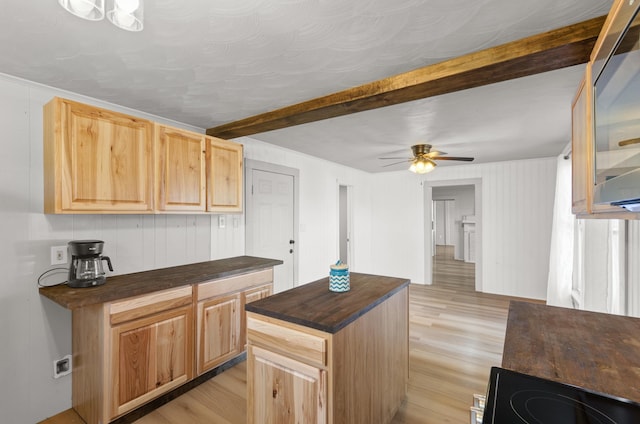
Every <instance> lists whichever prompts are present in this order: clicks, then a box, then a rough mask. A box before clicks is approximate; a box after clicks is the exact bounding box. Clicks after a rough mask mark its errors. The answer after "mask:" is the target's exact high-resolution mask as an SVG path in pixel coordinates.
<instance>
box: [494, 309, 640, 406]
mask: <svg viewBox="0 0 640 424" xmlns="http://www.w3.org/2000/svg"><path fill="white" fill-rule="evenodd" d="M502 367H503V368H508V369H511V370H514V371H518V372H521V373H524V374H529V375H534V376H537V377H542V378H546V379H549V380H555V381H559V382H562V383H568V384H572V385H575V386H580V387H584V388H587V389H591V390H595V391H597V392H601V393H606V394H611V395H614V396H618V397H622V398H626V399H630V400H633V401H635V402H640V319H639V318H632V317H624V316H618V315H609V314H602V313H596V312H587V311H579V310H574V309H566V308H558V307H553V306H546V305H540V304H533V303H527V302H516V301H512V302H511V304H510V306H509V318H508V321H507V332H506V336H505V344H504V351H503V356H502Z"/></svg>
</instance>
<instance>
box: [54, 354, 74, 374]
mask: <svg viewBox="0 0 640 424" xmlns="http://www.w3.org/2000/svg"><path fill="white" fill-rule="evenodd" d="M71 367H72V363H71V355H65V356H64V358H62V359H56V360H55V361H53V378H60V377H62V376H65V375H68V374H71Z"/></svg>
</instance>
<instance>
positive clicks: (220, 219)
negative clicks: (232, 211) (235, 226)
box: [218, 215, 227, 228]
mask: <svg viewBox="0 0 640 424" xmlns="http://www.w3.org/2000/svg"><path fill="white" fill-rule="evenodd" d="M226 226H227V219H226V216H224V215H218V228H224V227H226Z"/></svg>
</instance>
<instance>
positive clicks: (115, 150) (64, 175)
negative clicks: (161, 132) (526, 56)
mask: <svg viewBox="0 0 640 424" xmlns="http://www.w3.org/2000/svg"><path fill="white" fill-rule="evenodd" d="M152 135H153V124H152V122H150V121H147V120H144V119H138V118H135V117H132V116H128V115H125V114H122V113H117V112H112V111H109V110H105V109H101V108H97V107H93V106H87V105H84V104H81V103H77V102H73V101H70V100H66V99H61V98H58V97H56V98H54V99H53V100H51V101H50V102H49V103H47V104H46V105H45V107H44V146H43V150H44V211H45V213H59V214H64V213H151V212H153V149H152V147H153V138H152Z"/></svg>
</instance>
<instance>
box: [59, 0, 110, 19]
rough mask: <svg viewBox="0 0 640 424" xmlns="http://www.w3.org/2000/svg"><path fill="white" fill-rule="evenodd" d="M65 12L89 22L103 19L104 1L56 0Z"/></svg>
mask: <svg viewBox="0 0 640 424" xmlns="http://www.w3.org/2000/svg"><path fill="white" fill-rule="evenodd" d="M58 3H59V4H60V6H62V7H63V8H64V9H65V10H66V11H67V12H69V13H71V14H72V15H76V16H77V17H79V18H82V19H87V20H89V21H100V20H102V18H104V0H58Z"/></svg>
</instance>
